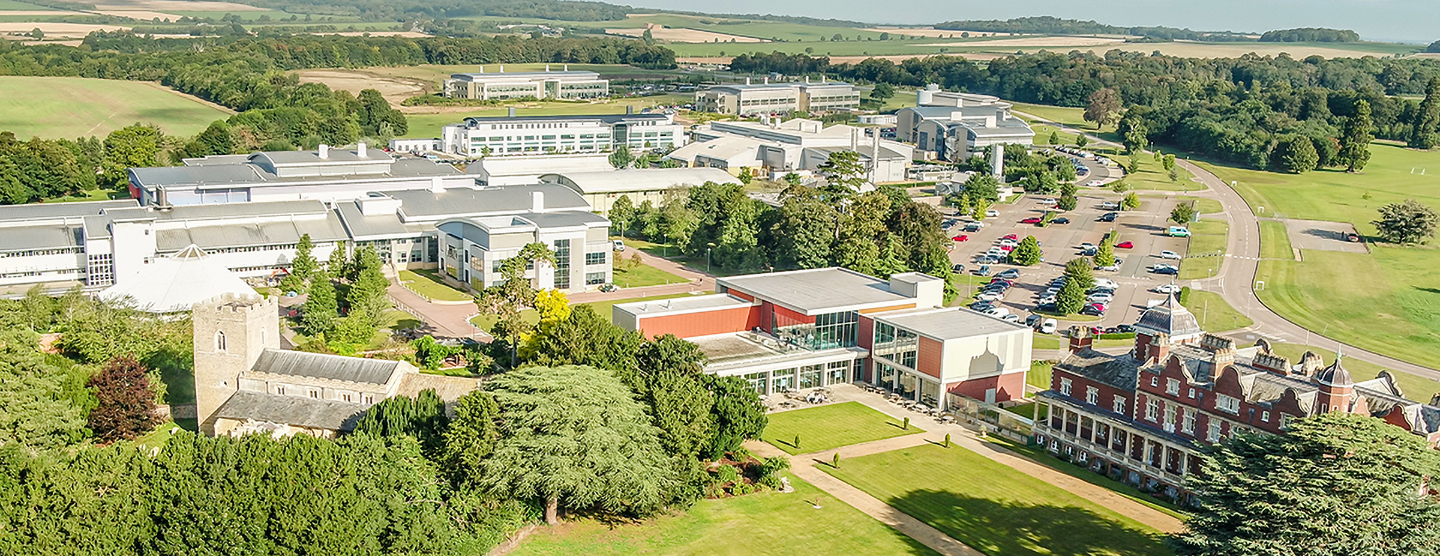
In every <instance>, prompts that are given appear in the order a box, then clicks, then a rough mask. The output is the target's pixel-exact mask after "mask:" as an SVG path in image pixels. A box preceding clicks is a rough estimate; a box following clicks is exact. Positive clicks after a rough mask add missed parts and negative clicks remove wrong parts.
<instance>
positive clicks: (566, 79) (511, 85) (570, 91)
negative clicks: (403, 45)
mask: <svg viewBox="0 0 1440 556" xmlns="http://www.w3.org/2000/svg"><path fill="white" fill-rule="evenodd" d="M445 96H447V97H451V98H473V99H481V100H505V99H515V98H536V99H541V98H553V99H564V100H579V99H588V98H600V97H607V96H610V81H609V80H607V79H602V78H601V77H600V74H598V73H595V72H593V71H569V66H568V65H567V66H565V68H564V71H550V67H549V66H546V68H545V71H528V72H511V73H505V66H503V65H502V66H500V71H499V72H496V73H485V67H484V66H481V67H480V73H456V74H451V75H450V79H446V80H445Z"/></svg>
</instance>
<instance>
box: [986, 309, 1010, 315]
mask: <svg viewBox="0 0 1440 556" xmlns="http://www.w3.org/2000/svg"><path fill="white" fill-rule="evenodd" d="M985 314H987V315H993V316H997V317H1003V316H1005V315H1008V314H1010V310H1009V309H1006V308H1004V307H991V308H990V310H989V311H985Z"/></svg>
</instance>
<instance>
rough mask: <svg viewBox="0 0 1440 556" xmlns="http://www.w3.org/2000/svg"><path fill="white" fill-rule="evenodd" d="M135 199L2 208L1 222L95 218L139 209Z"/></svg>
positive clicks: (36, 204)
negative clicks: (119, 210)
mask: <svg viewBox="0 0 1440 556" xmlns="http://www.w3.org/2000/svg"><path fill="white" fill-rule="evenodd" d="M138 206H140V203H139V202H138V201H136V200H134V199H121V200H114V201H87V202H83V203H32V204H28V205H9V206H0V222H8V221H17V220H46V219H52V218H66V217H74V218H79V217H83V216H95V215H98V214H100V213H101V212H104V211H106V210H113V209H121V208H131V207H138Z"/></svg>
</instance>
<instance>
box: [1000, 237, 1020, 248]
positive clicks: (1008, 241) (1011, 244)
mask: <svg viewBox="0 0 1440 556" xmlns="http://www.w3.org/2000/svg"><path fill="white" fill-rule="evenodd" d="M999 243H1000V245H1005V246H1009V247H1016V246H1018V245H1020V242H1018V241H1015V240H1013V239H1002V240H1000V242H999Z"/></svg>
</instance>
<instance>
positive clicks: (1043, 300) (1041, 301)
mask: <svg viewBox="0 0 1440 556" xmlns="http://www.w3.org/2000/svg"><path fill="white" fill-rule="evenodd" d="M1056 301H1058V300H1057V299H1056V298H1055V294H1053V293H1052V294H1049V295H1046V296H1044V297H1041V298H1040V299H1037V300H1035V302H1036V303H1039V304H1041V305H1048V304H1051V303H1054V302H1056Z"/></svg>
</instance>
